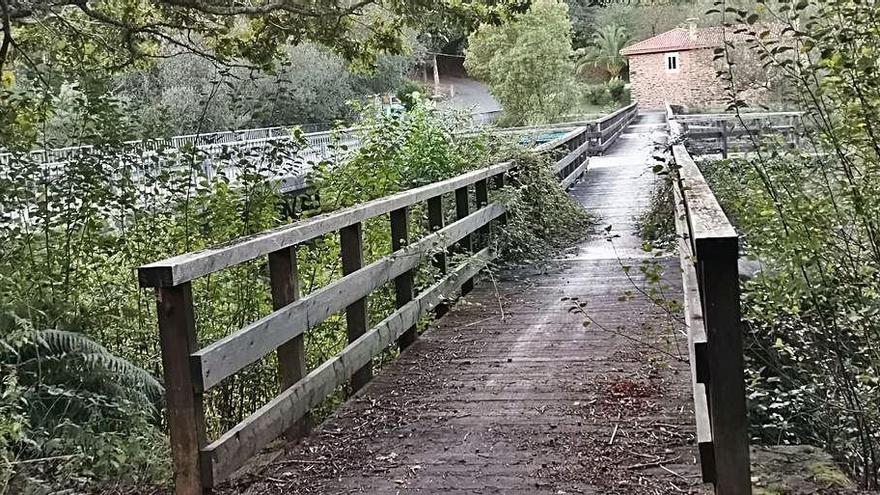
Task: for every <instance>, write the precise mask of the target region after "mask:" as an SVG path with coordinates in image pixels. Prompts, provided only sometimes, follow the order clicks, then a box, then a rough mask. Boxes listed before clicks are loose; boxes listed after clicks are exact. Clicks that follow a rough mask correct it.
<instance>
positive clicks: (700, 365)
mask: <svg viewBox="0 0 880 495" xmlns="http://www.w3.org/2000/svg"><path fill="white" fill-rule="evenodd" d="M672 189H673V201H674V203H675V230H676V235H677V237H678V244H679V261H680V264H681V271H682V300H683V303H684V308H683V310H684V317H685V325H686V326H687V332H688V354H689V358H690V370H691V386H692V388H693V394H694V420H695V424H696V430H697V449H698V452H699V454H700V467H701V474H702V478H703V481H704V482H706V483H712V482H714V481H715V469H716V468H715V452H714V444H713V443H712V423H711V421H710V417H709V404H708V399H707V394H706V385H705V383H706V382H707V381H708V374H707V372H706V370H707V366H708V363H707V361H706V359H707V356H706V352H707V340H706V329H705V326H704V325H703V309H702V305H701V302H700V288H699V286H698V285H697V272H696V268H695V266H694V259H695V258H694V256H693V251H692V250H691V244H690V232H689V230H688V229H689V227H688V224H687V218H686V216H687V213H686V211H685V208H684V201H683V199H682V194H681V190H680V185H679V184H678V181H677V180H676V182H675V183H674V184H673V188H672Z"/></svg>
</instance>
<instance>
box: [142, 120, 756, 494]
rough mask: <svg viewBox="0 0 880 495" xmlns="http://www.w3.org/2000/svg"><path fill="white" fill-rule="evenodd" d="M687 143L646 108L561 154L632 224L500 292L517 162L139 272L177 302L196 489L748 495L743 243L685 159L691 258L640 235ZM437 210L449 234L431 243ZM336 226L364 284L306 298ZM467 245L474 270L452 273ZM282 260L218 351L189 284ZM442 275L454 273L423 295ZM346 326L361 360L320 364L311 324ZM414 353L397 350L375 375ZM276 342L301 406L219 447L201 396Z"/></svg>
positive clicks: (592, 207)
mask: <svg viewBox="0 0 880 495" xmlns="http://www.w3.org/2000/svg"><path fill="white" fill-rule="evenodd" d="M671 126H672V132H673V133H674V134H676V135H677V134H679V133H680V132H682V131H681V125H680V124H676V123H675V122H674V119H673V121H672V124H671ZM669 127H670V124H668V123H667V115H666V114H664V113H662V112H661V113H643V114H641V115H639V114H638V110H637V108H636V107H635V105H632V106H630V107H627V108H624V109H622V110H621V111H618V112H616V113H614V114H612V115H610V116H608V117H606V118H604V119H601V120H599V121H595V122H592V123H588V124H587V125H584V126H580V127H577V128H576V129H574V130H572V131H571V132H568V133H567V134H565V136H563V137H561V138H559V139H557V140H555V141H554V142H552V143H547V144H546V145H543V146H542V147H541V148H540V149H539V151H541V152H547V153H553V154H554V156H555V157H556V160H557V161H556V167H555V170H556V172H557V175H558V177H559V180H560V182H561V184H562V186H563V187H564V188H566V189H570V193H571V194H572V196H573V197H574V198H576V199H577V200H578V201H579V202H580V203H581V204H583V205H584V207H585V208H587V209H588V210H589V211H590V212H592V213H594V214H596V215H598V216H599V217H600V219H601V220H600V221H601V225H603V226H604V225H611V226H612V227H611V229H610V231H607V232H606V231H605V230H604V229H601V228H599V229H597V232H595V233H593V234H592V235H591V236H590V237H589V238H588V239H587V240H586V241H584V242H583V243H582V244H580V245H577V246H572V248H571V249H570V251H569V252H568V253H567V254H566V255H565V256H561V257H559V258H557V259H552V260H549V261H548V262H547V263H546V264H545V265H541V266H533V267H524V268H521V269H518V270H510V271H507V272H504V273H502V274H499V275H495V276H489V277H482V278H481V277H480V273H481V271H482V270H483V269H484V268H485V267H486V266H487V264H488V263H489V262H490V261H491V260H492V258H493V257H494V253H493V252H492V251H491V250H490V249H489V248H488V247H487V245H488V244H487V242H486V241H487V236H489V235H491V232H492V230H493V229H499V228H504V218H505V208H504V206H503V205H501V204H500V203H498V202H495V201H494V199H493V198H494V190H495V189H496V188H498V187H499V186H502V185H503V184H504V183H505V181H506V180H508V175H509V173H510V172H511V171H512V170H514V169H515V167H516V164H515V163H501V164H497V165H493V166H490V167H486V168H483V169H479V170H475V171H472V172H469V173H466V174H463V175H461V176H458V177H454V178H451V179H448V180H445V181H442V182H438V183H434V184H430V185H427V186H424V187H420V188H417V189H412V190H409V191H405V192H402V193H399V194H395V195H392V196H388V197H385V198H381V199H378V200H375V201H371V202H368V203H365V204H362V205H358V206H355V207H352V208H347V209H344V210H340V211H337V212H333V213H329V214H325V215H322V216H319V217H315V218H311V219H307V220H303V221H300V222H297V223H294V224H291V225H288V226H285V227H283V228H281V229H277V230H274V231H270V232H266V233H263V234H260V235H257V236H253V237H250V238H246V239H241V240H239V241H236V242H233V243H230V244H226V245H223V246H220V247H216V248H212V249H208V250H205V251H201V252H197V253H187V254H184V255H181V256H177V257H174V258H171V259H167V260H164V261H160V262H157V263H153V264H150V265H147V266H144V267H141V268H140V269H139V278H140V283H141V285H142V286H144V287H155V288H156V293H157V301H158V313H159V327H160V328H159V330H160V338H161V346H162V359H163V366H164V375H165V386H166V390H167V406H168V411H169V424H170V430H171V441H172V451H173V457H174V466H175V475H174V476H175V479H174V481H175V486H176V491H177V493H178V494H197V493H203V492H206V491H211V490H214V491H217V492H222V493H230V494H232V493H250V494H270V493H503V494H517V493H521V494H532V493H547V494H560V493H602V494H606V493H621V494H623V493H627V494H628V493H677V492H685V493H703V492H706V491H707V489H708V487H709V485H707V484H705V483H707V482H714V484H715V488H716V491H717V493H721V494H744V493H750V492H751V488H750V475H749V450H748V448H749V446H748V436H747V426H748V424H747V417H746V411H745V392H744V382H743V357H742V342H741V330H740V323H739V320H740V318H739V299H738V284H737V257H738V244H737V237H736V234H735V232H734V231H733V228H732V227H731V225H730V223H729V222H728V221H727V219H726V218H725V217H724V215H723V213H722V212H721V209H720V207H719V206H718V203H717V202H716V201H715V199H714V197H713V195H712V193H711V191H710V190H709V188H708V186H707V185H706V183H705V181H704V180H703V178H702V176H701V175H700V172H699V170H698V169H697V167H696V166H695V165H694V163H693V160H692V159H691V157H690V155H689V154H688V151H687V150H686V149H685V148H684V146H681V145H677V146H675V147H674V158H675V161H676V163H677V164H678V167H676V168H677V170H678V176H677V178H676V181H675V185H676V187H675V194H676V207H677V215H676V216H677V219H676V220H677V226H678V229H679V232H678V234H679V238H680V244H681V245H680V249H679V252H678V253H672V254H670V255H667V256H660V257H657V256H655V255H654V254H653V253H648V252H646V251H645V250H643V249H642V241H641V239H640V238H639V236H638V234H637V233H636V228H635V225H634V216H636V215H637V214H638V213H640V212H641V211H643V210H644V209H645V208H647V205H648V203H649V200H650V195H651V189H652V187H653V182H654V181H655V180H656V179H655V176H654V174H652V173H651V167H650V165H651V164H652V153H653V152H654V143H655V141H658V140H659V141H665V140H666V139H667V137H668V134H669ZM444 197H446V198H447V199H451V200H453V201H454V204H455V208H454V212H455V216H454V218H451V219H447V218H445V216H444V207H443V204H444ZM422 203H426V204H427V220H428V222H429V227H430V230H431V231H432V232H433V233H431V234H429V235H427V236H425V237H423V238H422V239H409V232H410V229H409V224H410V222H411V221H412V219H411V218H410V212H411V210H412V208H414V207H415V206H416V205H419V204H422ZM382 216H387V218H388V219H389V221H390V230H391V233H392V239H393V240H394V242H393V244H394V245H393V250H394V252H393V253H389V254H388V256H386V257H384V258H381V259H379V260H377V261H375V262H373V263H370V264H368V265H364V263H363V254H362V224H363V222H365V221H367V220H369V219H371V218H375V217H382ZM336 232H338V233H339V236H340V244H341V253H340V255H341V259H342V267H343V277H342V278H340V279H338V280H336V281H333V282H332V283H330V284H329V285H327V286H325V287H323V288H321V289H318V290H316V291H314V292H312V293H310V294H308V295H306V296H304V297H300V294H299V292H298V283H297V267H296V256H295V250H296V246H297V245H299V244H302V243H304V242H307V241H309V240H310V239H314V238H316V237H319V236H322V235H325V234H333V233H336ZM609 234H610V235H609ZM448 248H456V249H457V250H458V251H459V252H466V253H470V254H469V256H468V257H465V258H464V260H463V261H461V262H460V263H458V264H457V265H454V266H453V265H452V264H451V261H452V258H450V257H448V256H447V255H446V250H447V249H448ZM261 257H267V258H268V269H269V273H270V278H271V289H272V297H273V301H274V305H275V308H276V310H275V311H274V312H273V313H271V314H270V315H268V316H266V317H265V318H263V319H260V320H258V321H255V322H253V323H251V324H248V325H247V326H245V327H244V328H242V329H241V330H239V331H237V332H234V333H233V334H231V335H229V336H228V337H226V338H223V339H221V340H219V341H216V342H213V343H209V344H208V345H207V346H205V347H202V348H199V347H198V346H197V344H196V342H197V338H196V335H197V331H196V328H195V323H194V322H195V318H194V314H193V313H194V309H193V300H192V290H191V282H192V281H193V280H195V279H197V278H199V277H203V276H206V275H208V274H211V273H214V272H217V271H219V270H223V269H228V268H230V267H234V266H236V265H238V264H241V263H244V262H247V261H250V260H254V259H259V258H261ZM425 260H430V261H431V262H432V263H434V264H435V266H437V267H438V268H439V270H440V272H441V274H442V277H441V278H440V280H438V281H437V282H436V283H435V284H434V285H433V286H431V287H429V288H427V289H425V290H423V291H421V292H419V293H417V294H416V293H414V289H413V288H414V280H413V273H414V269H415V268H416V267H417V266H419V263H421V262H422V261H425ZM660 268H662V276H661V281H660V285H659V286H660V287H662V288H663V291H664V293H663V296H662V297H664V298H669V299H675V300H680V301H683V303H684V318H681V317H680V316H679V315H678V314H676V312H674V311H670V310H669V309H668V308H666V307H665V306H663V305H661V304H658V303H657V301H656V300H655V296H654V295H652V293H651V292H650V285H651V283H650V280H651V279H653V278H655V276H656V275H657V274H658V273H661V272H659V271H658V269H660ZM386 283H393V284H394V287H395V291H396V299H397V307H398V309H397V310H396V311H395V312H394V313H392V314H391V315H390V316H388V317H387V318H385V319H384V320H382V321H380V322H369V321H368V317H367V311H366V308H367V306H366V305H367V304H368V300H369V295H370V294H371V293H372V292H373V291H375V290H377V289H378V288H380V287H381V286H383V285H384V284H386ZM459 295H461V299H460V300H459V301H458V302H457V303H455V304H453V301H454V300H455V299H456V298H457V297H458V296H459ZM339 312H344V313H345V319H346V322H347V332H348V339H349V345H348V346H347V347H346V348H345V349H344V350H343V351H342V352H341V353H339V354H338V355H336V356H334V357H333V358H331V359H329V360H328V361H326V362H324V363H323V364H321V365H319V366H318V367H316V368H315V369H313V370H307V369H306V365H305V353H304V343H303V334H304V332H307V331H308V330H309V328H311V327H313V326H314V325H316V324H317V323H319V322H321V321H323V320H325V319H326V318H328V317H330V316H331V315H333V314H335V313H339ZM431 312H434V313H436V315H437V316H438V318H437V319H436V321H435V322H434V323H433V324H432V325H431V327H430V328H429V329H428V330H427V331H425V332H424V333H423V334H422V335H417V332H416V324H417V323H418V322H419V321H420V320H421V319H422V318H423V317H424V316H426V315H428V314H429V313H431ZM395 343H397V344H398V345H399V346H400V349H401V350H402V352H401V354H400V356H399V358H398V359H397V360H396V361H394V362H392V363H390V364H387V365H386V366H384V367H383V368H382V370H381V372H380V373H379V374H378V375H377V376H375V377H373V376H372V371H373V367H372V361H373V358H375V357H376V356H377V355H379V354H380V353H381V352H382V351H383V350H384V349H386V348H387V347H389V346H391V345H394V344H395ZM276 350H277V356H278V366H279V370H278V373H279V376H280V379H281V383H282V387H281V391H280V393H279V395H278V396H277V397H276V398H275V399H274V400H272V401H270V402H269V403H267V404H266V405H264V406H263V407H262V408H260V409H259V410H257V411H255V412H254V413H253V414H252V415H251V416H250V417H248V418H247V419H245V420H244V421H242V422H241V423H239V424H238V425H236V426H235V427H233V428H232V429H231V430H229V431H227V432H226V433H224V434H222V435H220V436H219V437H217V438H207V436H206V433H205V418H204V412H203V408H202V395H203V393H204V392H205V391H207V390H209V389H210V388H212V387H214V386H216V385H217V384H218V383H220V382H221V381H222V380H224V379H225V378H227V377H230V376H232V375H233V374H235V373H237V372H238V371H240V370H242V369H243V368H244V367H246V366H248V365H250V364H252V363H254V362H256V361H257V360H259V359H261V358H263V357H264V356H266V355H268V354H269V353H272V352H275V351H276ZM346 382H348V383H349V384H350V390H351V391H352V392H353V395H351V397H350V398H349V400H348V401H347V402H346V403H344V404H343V405H342V406H341V407H340V408H339V409H338V410H337V411H336V412H335V413H334V414H333V415H332V416H331V417H330V418H329V419H327V420H326V421H325V422H324V423H322V424H320V425H316V426H314V428H313V429H311V431H310V432H308V431H306V420H307V417H308V414H309V411H310V409H312V408H314V407H315V406H317V405H319V404H321V403H322V401H323V400H324V399H325V398H326V397H328V396H329V395H330V394H332V393H333V392H334V391H335V390H336V389H337V387H338V386H340V385H343V384H345V383H346ZM285 436H286V437H287V438H288V439H291V440H293V439H298V438H301V437H303V436H305V438H302V439H301V440H300V441H290V442H285V441H284V440H283V439H282V440H279V438H284V437H285ZM258 454H259V456H258V457H257V458H256V459H252V458H254V456H256V455H258Z"/></svg>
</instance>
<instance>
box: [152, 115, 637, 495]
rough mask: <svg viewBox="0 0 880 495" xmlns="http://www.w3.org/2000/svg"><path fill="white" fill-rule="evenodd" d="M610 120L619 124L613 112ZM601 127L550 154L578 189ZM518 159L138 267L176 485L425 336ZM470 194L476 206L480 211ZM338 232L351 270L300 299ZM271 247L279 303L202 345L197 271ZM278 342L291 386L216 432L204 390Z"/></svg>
mask: <svg viewBox="0 0 880 495" xmlns="http://www.w3.org/2000/svg"><path fill="white" fill-rule="evenodd" d="M628 108H629V110H628V112H625V113H617V114H616V117H615V118H614V119H613V120H611V122H612V124H611V125H609V129H611V130H610V131H609V134H608V138H609V139H614V138H615V137H616V136H617V135H619V132H620V130H619V129H618V127H619V125H620V122H630V121H631V120H632V119H633V118H634V116H635V113H636V112H637V107H635V106H630V107H628ZM606 122H608V121H607V120H606ZM591 143H592V141H591V130H590V129H588V128H586V127H580V128H578V129H574V130H572V131H570V132H568V133H566V135H564V136H562V137H560V138H559V139H556V140H554V141H553V142H552V144H551V145H549V146H542V147H539V151H543V152H548V153H557V154H558V153H559V151H562V153H561V154H562V156H560V157H558V158H559V159H558V161H557V162H556V165H555V166H554V171H555V172H556V175H557V177H558V178H559V180H560V182H561V184H562V186H563V187H565V188H568V187H569V186H570V185H571V184H573V183H574V182H575V181H576V180H577V179H578V178H579V177H580V176H581V175H582V174H583V172H584V171H585V170H586V168H587V165H588V163H589V156H590V154H591V153H592V152H595V151H596V149H594V148H593V147H592V146H591ZM514 167H515V164H514V163H511V162H505V163H501V164H497V165H492V166H489V167H485V168H482V169H479V170H475V171H472V172H468V173H465V174H462V175H459V176H457V177H453V178H451V179H447V180H444V181H440V182H436V183H433V184H429V185H426V186H423V187H419V188H415V189H411V190H408V191H403V192H400V193H397V194H393V195H390V196H387V197H384V198H380V199H376V200H373V201H369V202H366V203H363V204H360V205H356V206H353V207H350V208H345V209H342V210H339V211H336V212H331V213H327V214H324V215H319V216H316V217H314V218H310V219H306V220H302V221H299V222H296V223H293V224H291V225H287V226H284V227H280V228H278V229H275V230H271V231H267V232H262V233H260V234H257V235H254V236H250V237H247V238H243V239H237V240H235V241H233V242H230V243H227V244H224V245H220V246H214V247H212V248H209V249H206V250H202V251H199V252H195V253H187V254H183V255H180V256H175V257H172V258H168V259H166V260H163V261H159V262H156V263H150V264H148V265H144V266H142V267H140V268H139V269H138V280H139V281H140V284H141V286H142V287H154V288H155V289H156V297H157V307H158V311H159V334H160V344H161V347H162V365H163V373H164V379H165V388H166V402H167V407H168V412H169V429H170V433H171V449H172V454H173V457H174V467H175V476H174V481H175V490H176V493H177V494H179V495H184V494H185V495H195V494H200V493H202V491H203V490H205V489H208V488H210V487H212V486H214V485H215V484H216V483H217V482H219V481H222V480H223V479H225V478H227V477H228V476H229V475H230V474H231V473H232V472H233V470H235V469H236V468H237V467H238V466H240V465H241V464H242V463H244V462H245V461H246V460H247V459H249V458H250V457H251V456H252V455H253V454H254V453H256V452H257V451H259V450H260V449H262V448H263V447H264V446H265V445H266V444H267V443H268V442H270V441H272V440H274V439H275V438H277V437H278V436H280V435H282V434H285V433H286V434H287V435H288V437H289V438H295V437H296V436H297V435H302V434H303V433H304V432H305V428H304V426H305V423H304V419H305V417H306V415H307V414H308V411H309V410H310V409H311V408H312V407H314V406H316V405H318V404H319V403H320V402H321V401H323V400H324V398H326V397H327V396H328V395H329V394H331V393H333V391H334V390H336V388H337V387H338V386H339V385H342V384H344V383H345V382H346V381H349V383H350V384H351V387H352V389H353V390H357V389H358V388H360V387H361V386H363V385H364V384H365V383H366V382H367V381H368V380H369V379H370V375H371V372H372V364H371V363H372V359H373V357H375V356H376V355H378V354H379V353H380V352H381V351H382V350H383V349H385V348H386V347H387V346H389V345H391V344H393V343H394V342H395V341H397V342H398V345H399V346H400V347H401V349H403V348H405V347H406V346H408V345H409V344H411V343H412V341H413V340H414V339H415V338H416V334H415V325H416V323H417V322H418V321H419V320H420V319H421V318H422V317H424V316H425V315H426V314H428V312H430V311H435V312H437V314H438V315H441V314H442V311H441V310H442V308H443V307H444V306H443V301H444V299H445V298H446V297H448V296H449V295H450V294H452V293H453V292H454V291H455V290H457V289H459V288H460V289H461V293H462V294H465V293H467V291H468V290H470V287H472V284H473V282H472V279H473V278H474V276H475V275H476V274H477V273H479V271H480V270H482V269H483V268H484V267H485V266H486V265H487V264H488V263H489V262H490V261H491V260H492V258H493V256H494V253H492V252H491V251H490V250H489V249H488V248H486V247H484V245H485V244H488V243H487V238H488V236H489V234H490V230H489V226H490V224H492V223H493V222H497V223H503V221H504V216H505V207H504V206H503V205H502V204H500V203H490V197H489V184H490V182H491V183H492V184H494V185H495V186H496V187H500V186H501V185H503V184H504V181H505V179H504V178H505V176H506V175H507V174H508V172H510V171H511V170H512V169H513V168H514ZM471 191H473V196H474V200H475V201H474V203H475V204H476V205H477V209H476V210H474V211H470V205H471V200H470V196H471ZM449 193H454V195H455V199H456V218H457V219H456V221H454V222H452V223H450V224H449V225H444V219H443V208H442V200H441V198H442V196H443V195H444V194H449ZM421 202H427V206H428V208H427V210H428V219H429V227H430V229H431V231H432V232H431V233H430V234H428V235H426V236H424V237H422V238H421V239H418V240H414V241H412V242H411V241H410V240H409V238H408V231H409V229H408V223H409V209H410V208H411V207H413V206H414V205H416V204H418V203H421ZM386 214H387V215H389V218H390V222H391V230H392V236H393V239H392V250H393V252H392V253H390V254H389V255H387V256H385V257H382V258H380V259H378V260H376V261H374V262H372V263H370V264H368V265H366V266H363V253H362V245H361V243H362V236H363V233H362V225H363V222H364V221H367V220H369V219H371V218H374V217H377V216H381V215H386ZM335 232H339V235H340V245H341V253H340V254H341V257H342V267H343V276H342V278H340V279H338V280H335V281H333V282H331V283H330V284H328V285H327V286H325V287H323V288H321V289H318V290H316V291H314V292H312V293H311V294H309V295H307V296H305V297H300V295H299V290H298V287H297V280H296V272H297V266H296V255H295V250H296V247H297V246H298V245H299V244H302V243H303V242H307V241H309V240H311V239H314V238H316V237H319V236H322V235H326V234H331V233H335ZM452 246H455V250H456V251H459V252H463V253H468V254H469V255H470V256H469V257H467V258H466V259H465V261H463V262H461V263H460V264H459V265H458V266H456V267H451V268H450V267H448V266H447V261H448V260H447V257H446V252H447V249H448V248H450V247H452ZM263 256H267V257H268V265H269V272H270V273H269V275H270V281H271V292H272V301H273V309H274V311H273V312H272V313H270V314H269V315H267V316H265V317H263V318H261V319H259V320H257V321H255V322H252V323H250V324H248V325H246V326H244V327H243V328H241V329H240V330H238V331H236V332H233V333H232V334H230V335H228V336H227V337H224V338H222V339H220V340H218V341H215V342H212V343H209V344H207V345H206V346H205V347H203V348H201V349H199V348H197V339H196V329H195V318H194V306H193V301H192V287H191V283H192V280H194V279H196V278H199V277H202V276H205V275H208V274H211V273H214V272H217V271H219V270H222V269H225V268H229V267H233V266H236V265H238V264H241V263H244V262H247V261H251V260H254V259H257V258H260V257H263ZM429 259H431V260H433V263H434V265H435V266H436V267H437V268H438V269H439V271H440V273H441V279H440V280H439V281H438V282H437V283H436V284H435V285H434V286H432V287H430V288H428V289H427V290H425V291H423V292H422V293H420V294H414V293H413V292H414V290H413V285H414V284H413V274H414V271H415V270H416V269H417V267H418V266H419V265H420V263H422V262H423V261H426V260H429ZM391 281H393V282H394V285H395V298H396V306H397V308H398V309H397V310H396V311H395V312H394V313H392V314H391V315H390V316H389V317H388V318H386V319H385V320H383V321H382V322H380V323H379V324H378V325H376V326H374V327H372V328H369V325H368V320H367V302H368V301H367V298H368V297H369V296H370V294H372V293H373V292H374V291H375V290H377V289H378V288H380V287H382V286H383V285H385V284H387V283H388V282H391ZM340 311H344V312H345V317H346V322H347V325H346V328H347V331H348V341H349V345H348V346H347V347H346V348H345V349H343V350H342V351H341V352H340V353H339V354H337V355H336V356H335V357H333V358H331V359H329V360H328V361H326V362H324V363H323V364H322V365H320V366H319V367H318V368H316V369H315V370H313V371H311V372H310V373H308V374H306V367H305V348H304V345H303V334H304V332H306V331H307V330H308V329H310V328H312V327H313V326H315V325H317V324H318V323H320V322H322V321H324V320H326V319H327V318H328V317H329V316H330V315H332V314H335V313H338V312H340ZM275 350H277V351H278V368H279V369H278V373H279V375H280V377H281V383H282V388H283V391H282V392H281V393H280V394H279V395H278V396H277V397H276V398H274V399H273V400H271V401H270V402H269V403H268V404H266V405H264V406H263V407H261V408H260V409H259V410H257V411H256V412H254V413H253V414H251V415H250V416H249V417H248V418H247V419H245V420H244V421H242V422H240V423H239V424H238V425H236V426H235V427H233V428H232V429H231V430H229V431H227V432H225V433H223V434H222V435H221V436H220V437H219V438H217V439H215V440H213V441H209V439H208V438H207V435H206V433H205V417H204V411H203V394H204V392H205V391H206V390H209V389H210V388H211V387H214V386H216V385H217V384H219V383H220V382H221V381H222V380H224V379H225V378H228V377H230V376H232V375H234V374H235V373H237V372H239V371H241V370H242V369H243V368H245V367H247V366H248V365H250V364H252V363H254V362H256V361H257V360H259V359H261V358H262V357H264V356H266V355H268V354H269V353H271V352H273V351H275Z"/></svg>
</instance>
